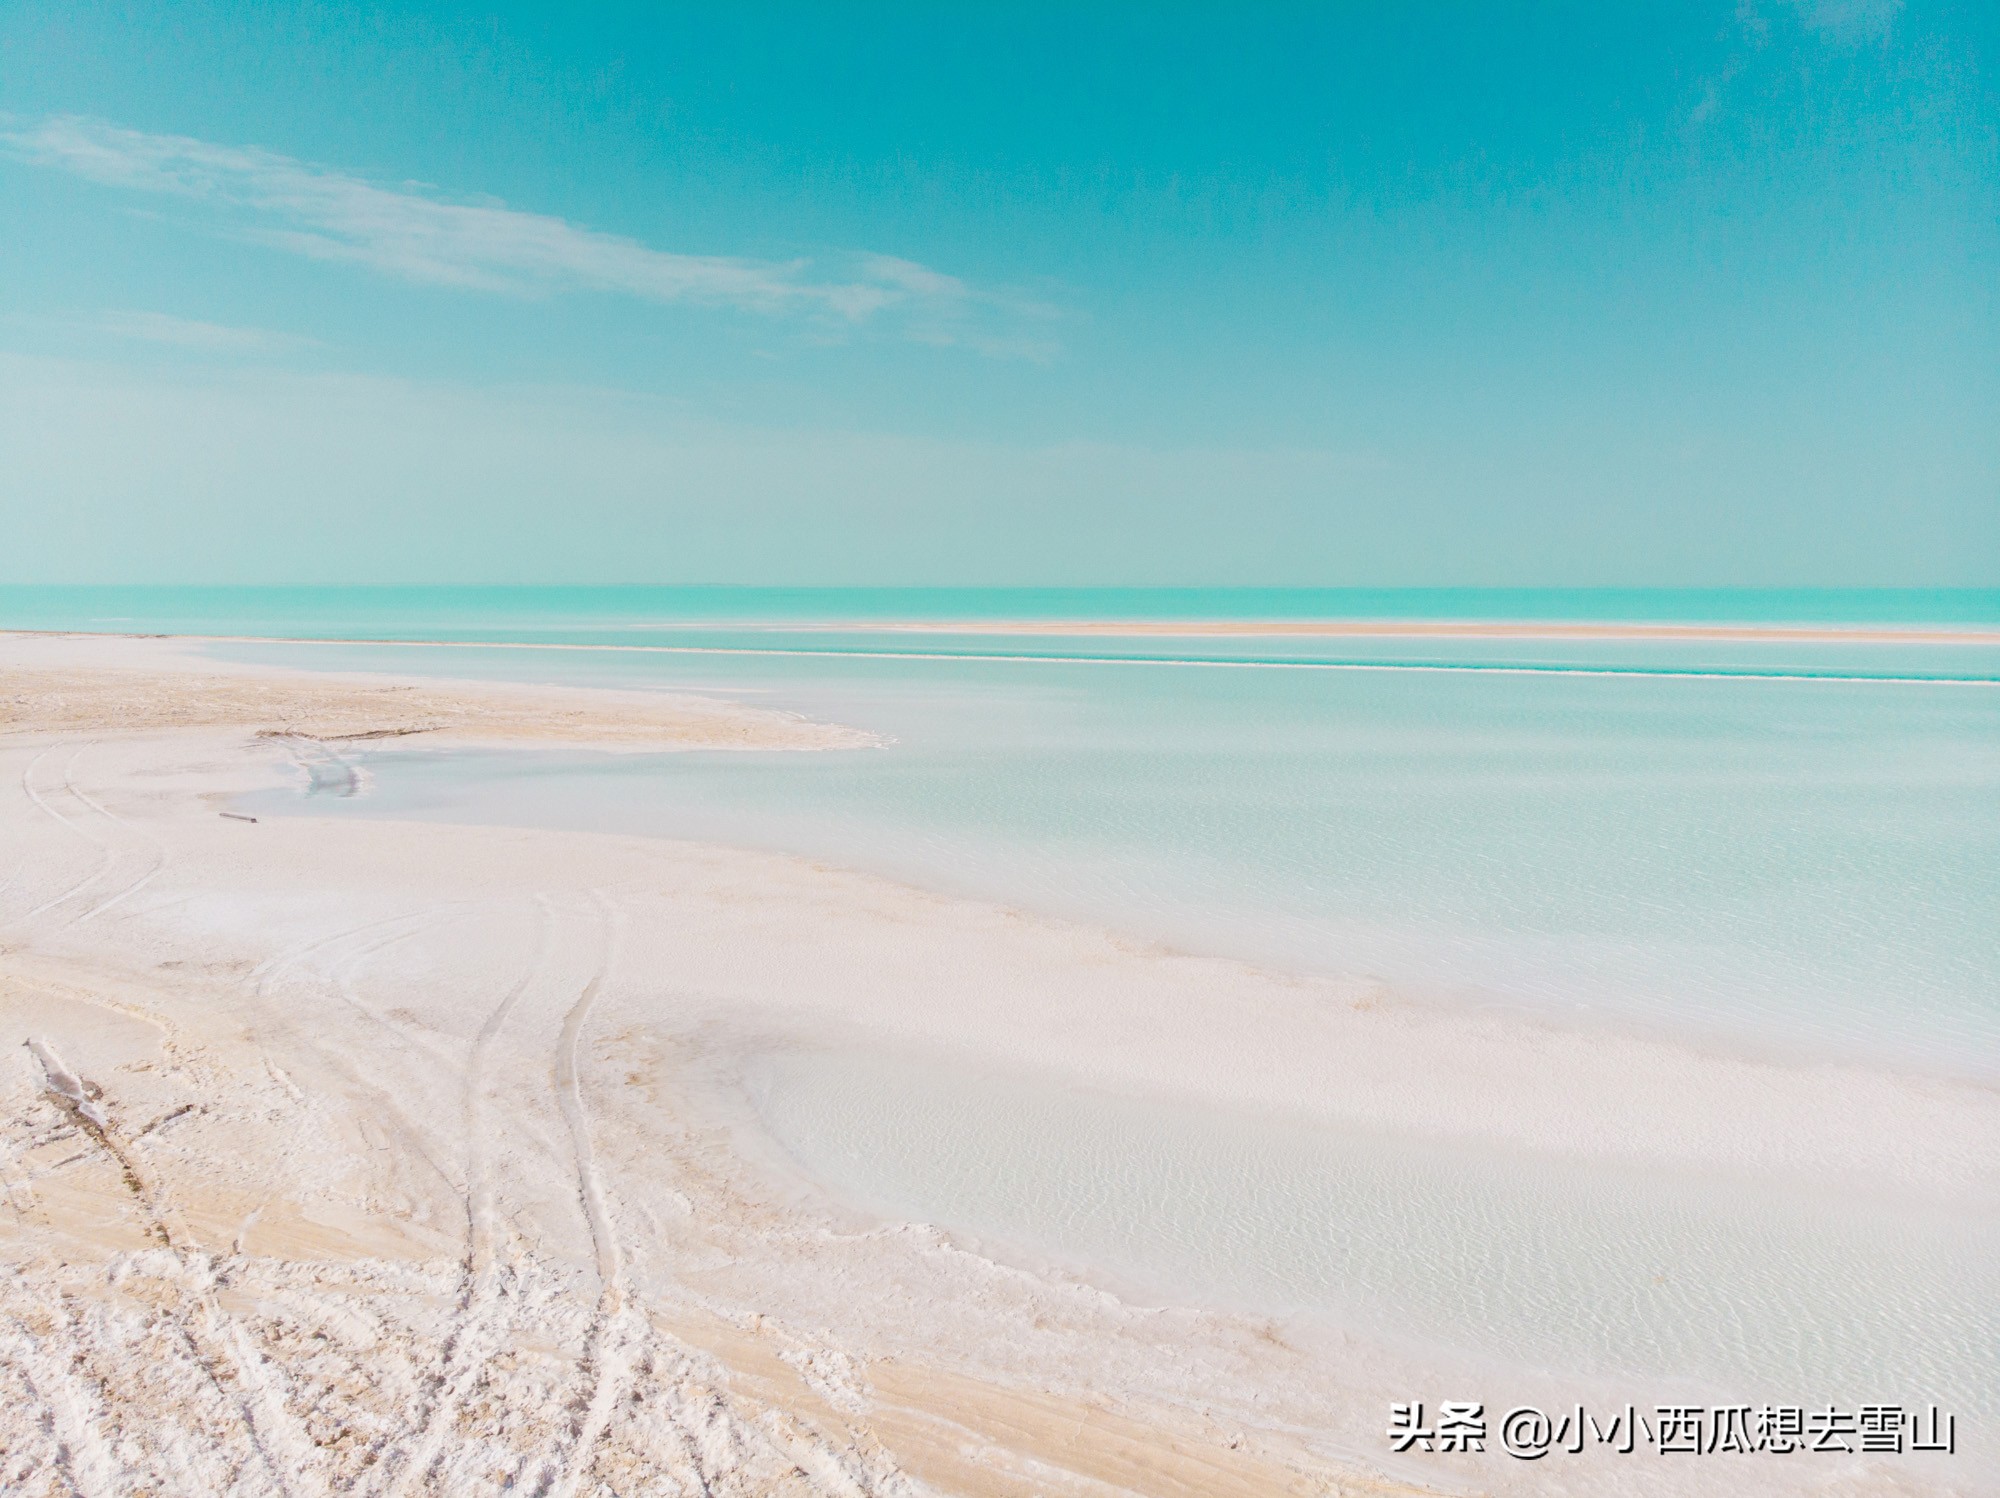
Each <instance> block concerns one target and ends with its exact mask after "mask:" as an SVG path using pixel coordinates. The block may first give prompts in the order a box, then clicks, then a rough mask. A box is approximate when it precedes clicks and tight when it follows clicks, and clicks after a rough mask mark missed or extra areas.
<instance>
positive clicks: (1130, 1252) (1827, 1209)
mask: <svg viewBox="0 0 2000 1498" xmlns="http://www.w3.org/2000/svg"><path fill="white" fill-rule="evenodd" d="M748 1081H749V1086H750V1091H751V1096H752V1099H753V1102H754V1105H755V1107H756V1108H757V1111H758V1114H759V1116H760V1117H761V1119H762V1120H763V1122H764V1124H765V1125H766V1127H768V1128H769V1129H770V1131H771V1132H772V1134H773V1135H774V1136H775V1137H776V1139H777V1140H778V1141H779V1142H780V1143H781V1144H782V1145H783V1147H784V1148H785V1149H786V1151H787V1152H789V1154H790V1155H791V1156H792V1157H793V1158H794V1159H795V1160H796V1161H797V1162H798V1163H799V1164H800V1165H801V1166H802V1167H803V1168H804V1170H805V1171H806V1172H807V1173H808V1174H809V1175H810V1176H812V1177H813V1178H814V1179H816V1180H818V1181H820V1182H822V1183H824V1184H825V1185H826V1186H828V1187H829V1188H830V1189H831V1190H832V1191H834V1192H835V1193H836V1194H837V1195H839V1196H841V1197H843V1198H845V1199H847V1200H848V1201H850V1202H852V1203H853V1204H855V1205H858V1206H861V1207H864V1208H866V1209H869V1210H871V1211H874V1212H877V1213H880V1214H881V1215H884V1216H887V1217H891V1218H897V1217H902V1218H911V1219H915V1220H919V1221H933V1222H939V1223H943V1224H946V1225H949V1226H951V1227H953V1228H954V1229H957V1230H959V1231H961V1232H968V1233H972V1234H976V1235H985V1236H987V1237H989V1238H992V1239H996V1240H998V1241H999V1242H1000V1243H1002V1244H1005V1245H1024V1244H1025V1245H1030V1246H1032V1247H1033V1248H1034V1249H1036V1250H1038V1251H1040V1252H1042V1253H1045V1254H1048V1255H1052V1256H1055V1257H1057V1258H1059V1259H1067V1260H1069V1261H1071V1262H1073V1263H1076V1264H1080V1265H1086V1266H1090V1267H1092V1268H1094V1269H1097V1270H1100V1271H1108V1272H1110V1273H1112V1274H1114V1275H1117V1276H1120V1277H1121V1278H1123V1279H1124V1280H1125V1281H1127V1282H1130V1283H1133V1284H1135V1285H1137V1286H1138V1287H1139V1288H1140V1289H1141V1290H1142V1291H1147V1292H1154V1293H1160V1294H1164V1295H1166V1296H1168V1297H1170V1298H1174V1297H1178V1298H1194V1299H1197V1300H1200V1301H1203V1302H1205V1303H1222V1304H1236V1305H1240V1306H1247V1307H1253V1308H1255V1309H1257V1310H1260V1311H1265V1312H1269V1311H1280V1312H1294V1313H1297V1312H1304V1313H1308V1314H1318V1315H1325V1316H1331V1317H1332V1318H1334V1319H1335V1320H1337V1321H1338V1322H1339V1323H1340V1324H1342V1325H1344V1326H1351V1327H1360V1328H1365V1329H1368V1330H1370V1331H1373V1332H1375V1333H1377V1334H1379V1335H1382V1336H1385V1337H1388V1338H1392V1339H1395V1340H1398V1341H1409V1340H1415V1341H1431V1342H1441V1343H1448V1344H1450V1345H1452V1346H1455V1347H1459V1348H1469V1349H1471V1350H1474V1351H1476V1352H1480V1353H1485V1354H1491V1355H1495V1356H1498V1357H1501V1358H1504V1359H1505V1360H1507V1361H1508V1362H1511V1363H1517V1364H1519V1363H1526V1364H1531V1365H1535V1366H1538V1367H1541V1368H1545V1369H1552V1370H1560V1371H1563V1372H1568V1373H1573V1374H1581V1375H1585V1376H1590V1377H1594V1378H1600V1379H1609V1380H1614V1381H1616V1380H1633V1381H1643V1384H1644V1389H1645V1392H1646V1394H1647V1396H1648V1397H1651V1396H1652V1395H1654V1394H1658V1393H1661V1392H1662V1390H1661V1386H1660V1383H1659V1380H1660V1379H1661V1378H1662V1377H1667V1376H1670V1377H1673V1378H1677V1379H1686V1380H1690V1381H1695V1382H1698V1383H1701V1384H1704V1385H1706V1386H1707V1387H1708V1388H1710V1389H1712V1390H1714V1391H1715V1392H1717V1393H1718V1394H1720V1395H1721V1396H1723V1397H1726V1398H1729V1399H1733V1400H1736V1401H1750V1402H1757V1403H1761V1402H1765V1401H1770V1402H1776V1403H1780V1404H1784V1403H1790V1404H1799V1403H1801V1402H1808V1401H1812V1400H1818V1401H1821V1402H1822V1403H1823V1402H1824V1401H1826V1400H1829V1399H1832V1400H1837V1401H1846V1402H1848V1403H1852V1404H1858V1403H1863V1402H1867V1403H1879V1402H1885V1401H1893V1400H1895V1399H1901V1400H1902V1401H1903V1402H1904V1403H1905V1404H1911V1403H1916V1402H1929V1401H1935V1402H1937V1403H1939V1404H1940V1405H1941V1406H1944V1407H1947V1408H1950V1409H1953V1410H1955V1411H1957V1412H1958V1413H1960V1414H1961V1415H1962V1416H1970V1415H1975V1414H1987V1413H1992V1412H1993V1411H1994V1410H1995V1409H1996V1408H2000V1222H1996V1221H1994V1220H1993V1219H1992V1218H1991V1217H1990V1216H1973V1215H1959V1214H1953V1213H1948V1212H1942V1211H1939V1210H1937V1209H1935V1208H1930V1209H1918V1208H1915V1207H1912V1206H1910V1205H1908V1204H1904V1203H1895V1202H1887V1201H1861V1200H1855V1199H1852V1198H1846V1197H1836V1196H1834V1195H1832V1194H1830V1193H1826V1192H1818V1191H1815V1190H1814V1189H1813V1188H1812V1183H1810V1182H1801V1183H1798V1185H1797V1186H1796V1188H1793V1189H1782V1188H1781V1189H1773V1187H1772V1186H1771V1185H1770V1184H1769V1183H1768V1182H1766V1183H1759V1184H1758V1185H1757V1186H1755V1187H1752V1186H1750V1185H1749V1184H1747V1183H1745V1182H1741V1181H1732V1180H1729V1179H1727V1178H1725V1177H1721V1176H1699V1175H1694V1174H1674V1173H1668V1172H1658V1171H1654V1172H1644V1173H1642V1172H1638V1171H1631V1170H1622V1169H1615V1168H1607V1167H1603V1166H1585V1165H1581V1164H1575V1163H1563V1162H1552V1161H1549V1160H1546V1159H1536V1160H1530V1159H1527V1158H1525V1157H1511V1156H1508V1155H1505V1154H1502V1153H1499V1152H1496V1151H1490V1150H1484V1149H1469V1148H1453V1147H1446V1146H1442V1145H1427V1144H1419V1143H1416V1142H1413V1141H1409V1140H1401V1139H1394V1138H1388V1137H1382V1136H1376V1135H1368V1134H1362V1133H1358V1132H1350V1131H1342V1130H1335V1129H1326V1128H1309V1127H1306V1126H1304V1125H1299V1124H1293V1123H1288V1122H1285V1121H1282V1120H1278V1119H1268V1118H1266V1119H1260V1118H1256V1117H1251V1116H1245V1115H1235V1114H1225V1113H1220V1112H1207V1111H1197V1110H1192V1109H1189V1108H1187V1107H1185V1106H1170V1105H1167V1104H1163V1103H1150V1102H1145V1101H1140V1100H1134V1099H1126V1098H1113V1097H1108V1096H1102V1095H1098V1094H1094V1093H1089V1092H1083V1091H1077V1090H1072V1089H1067V1088H1057V1087H1054V1086H1051V1085H1048V1084H1045V1083H1036V1082H1034V1081H1031V1080H1026V1079H1011V1078H998V1077H991V1076H985V1075H981V1074H978V1073H975V1072H972V1071H970V1070H967V1069H965V1068H963V1067H959V1066H952V1065H940V1064H939V1063H937V1062H935V1061H918V1060H915V1059H912V1058H896V1057H884V1056H880V1055H875V1054H867V1055H863V1054H858V1053H853V1052H822V1051H788V1052H782V1053H777V1054H772V1055H766V1056H763V1057H760V1058H759V1059H758V1060H757V1061H756V1062H755V1063H754V1064H753V1066H752V1067H751V1069H750V1071H749V1075H748Z"/></svg>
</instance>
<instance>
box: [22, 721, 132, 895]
mask: <svg viewBox="0 0 2000 1498" xmlns="http://www.w3.org/2000/svg"><path fill="white" fill-rule="evenodd" d="M66 743H67V741H66V740H62V741H58V742H57V743H54V744H51V745H49V747H48V748H46V749H44V750H42V752H41V753H39V754H37V755H36V756H35V757H34V758H33V759H31V760H29V761H28V763H27V764H26V765H24V766H23V767H22V769H21V792H22V794H23V795H25V796H26V797H27V798H28V801H29V802H30V803H31V804H32V805H33V806H34V807H35V808H36V809H37V810H38V811H40V812H42V813H43V815H45V816H47V817H50V818H52V819H53V820H54V821H56V822H57V823H59V824H61V825H62V826H63V827H65V828H67V829H68V830H69V831H70V832H72V833H74V834H75V835H76V836H77V837H79V838H81V839H82V840H83V841H84V842H86V843H89V844H90V845H91V846H92V847H94V848H96V849H97V853H98V858H97V866H96V867H95V868H93V869H92V870H91V871H90V872H89V873H88V874H86V875H84V877H83V878H81V879H79V880H77V881H75V882H74V883H73V884H71V885H69V886H68V887H67V888H66V889H64V890H63V891H61V893H59V894H55V895H51V896H49V897H48V898H47V899H45V900H43V901H42V902H41V904H39V905H37V906H35V907H34V908H33V909H32V910H28V911H25V912H23V913H22V914H20V915H17V916H15V917H14V918H13V919H12V920H11V921H9V922H8V923H7V924H8V926H9V927H10V928H11V927H16V926H25V925H26V924H27V923H28V922H30V921H32V920H34V919H35V918H36V917H37V916H40V915H44V914H46V913H47V912H49V911H51V910H54V909H56V908H57V907H58V906H62V905H66V904H68V903H69V902H70V901H71V900H73V899H75V898H76V897H77V896H78V895H80V894H82V893H83V892H84V891H85V890H87V889H89V888H90V887H91V886H92V885H94V884H96V883H97V882H98V881H99V880H100V879H102V878H103V877H104V876H105V875H106V874H107V873H109V872H110V870H111V865H112V863H113V861H114V857H115V855H114V854H113V853H112V851H111V846H110V844H108V843H107V842H105V840H104V839H103V838H100V837H94V836H92V835H91V834H90V833H89V832H87V831H85V830H84V829H83V828H82V827H80V826H79V825H77V823H76V822H75V821H73V820H72V819H71V818H69V817H66V816H64V815H63V814H62V813H61V812H59V811H57V810H56V809H55V807H54V806H52V805H51V804H50V803H49V800H48V798H47V797H46V796H44V795H43V794H42V792H41V791H40V790H39V789H37V788H36V785H35V770H36V769H37V767H39V766H40V764H41V763H42V761H43V760H45V759H47V758H48V757H49V756H50V755H51V754H54V753H55V752H56V751H57V750H58V749H61V748H63V747H65V745H66ZM88 747H89V746H88V745H87V744H86V745H81V746H79V747H77V748H76V749H74V750H72V751H71V752H70V757H69V766H74V765H75V763H76V761H77V758H78V756H80V755H81V754H82V753H83V751H84V749H86V748H88ZM63 779H64V781H65V783H67V782H68V780H69V768H68V767H67V766H66V767H65V769H64V771H63Z"/></svg>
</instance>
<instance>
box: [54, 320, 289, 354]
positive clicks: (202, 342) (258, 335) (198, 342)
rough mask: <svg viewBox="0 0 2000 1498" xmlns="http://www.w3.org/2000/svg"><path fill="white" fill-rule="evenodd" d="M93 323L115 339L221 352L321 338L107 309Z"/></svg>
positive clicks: (255, 349) (280, 346)
mask: <svg viewBox="0 0 2000 1498" xmlns="http://www.w3.org/2000/svg"><path fill="white" fill-rule="evenodd" d="M92 326H94V327H95V328H96V329H97V330H98V331H99V332H103V333H109V334H111V335H112V336H113V337H114V338H136V339H139V340H141V341H142V342H146V343H170V344H174V345H176V346H178V347H180V348H192V349H210V350H214V351H216V352H218V353H245V354H249V353H273V352H276V351H278V350H282V349H291V348H300V347H304V346H309V345H311V344H313V343H315V342H316V341H317V340H315V339H311V338H301V337H298V336H297V335H295V334H291V333H275V332H272V331H271V330H270V329H268V328H237V327H230V326H228V325H226V324H223V323H214V322H200V321H197V320H196V319H194V318H190V317H174V316H172V315H170V314H168V313H165V312H105V313H101V314H99V316H98V317H97V319H96V320H95V322H94V323H93V324H92Z"/></svg>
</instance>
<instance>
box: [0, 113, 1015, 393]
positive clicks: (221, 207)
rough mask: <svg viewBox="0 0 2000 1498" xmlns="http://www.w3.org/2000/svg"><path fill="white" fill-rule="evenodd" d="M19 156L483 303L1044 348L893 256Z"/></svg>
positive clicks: (56, 141)
mask: <svg viewBox="0 0 2000 1498" xmlns="http://www.w3.org/2000/svg"><path fill="white" fill-rule="evenodd" d="M0 147H4V148H5V149H7V150H8V151H9V152H10V153H11V154H13V155H14V156H16V157H18V158H19V159H21V160H24V161H28V162H32V163H34V164H36V165H40V166H45V167H51V168H54V169H56V170H59V171H65V172H69V173H72V174H74V175H76V176H79V177H85V178H88V179H89V180H91V181H94V182H101V183H104V184H106V185H108V186H112V187H120V188H124V189H127V190H128V191H134V192H145V193H155V194H162V195H168V196H172V197H176V198H180V199H183V200H186V201H188V202H190V203H197V204H200V205H201V206H202V207H204V208H205V209H207V210H208V211H209V212H210V213H212V214H213V215H215V217H216V219H217V220H218V222H217V224H216V227H217V228H219V229H220V230H222V232H225V233H228V234H231V235H233V236H235V237H237V238H241V239H247V240H251V241H254V242H256V243H260V244H266V245H270V246H272V247H274V248H277V249H281V250H287V251H290V252H292V253H294V254H300V255H306V256H310V257H312V258H314V259H320V260H337V261H346V262H350V263H353V264H357V265H364V266H367V267H368V268H370V269H372V270H375V271H377V272H380V273H382V274H384V275H390V276H395V277H398V278H400V279H403V280H409V281H421V282H429V283H433V284H436V285H443V286H454V287H461V288H465V289H469V290H475V291H487V292H503V293H514V294H535V293H546V292H552V291H579V290H580V291H597V292H606V293H612V294H616V295H623V296H631V297H637V298H640V299H642V300H645V301H651V302H662V303H675V302H688V303H700V304H709V305H719V306H728V307H735V308H739V309H742V310H746V311H751V312H757V313H764V314H783V313H790V314H795V315H802V316H806V317H810V318H813V319H816V320H818V321H820V322H822V323H826V324H831V325H834V326H837V327H846V328H851V327H857V326H860V325H863V324H869V323H877V324H882V323H887V324H892V325H893V326H895V327H896V328H898V329H899V330H900V331H903V332H904V333H906V334H907V336H910V337H912V338H914V339H916V340H917V341H920V342H926V343H941V344H962V345H965V346H968V347H973V348H977V349H980V350H982V351H984V352H988V353H1001V354H1007V353H1012V354H1022V353H1027V354H1031V355H1032V354H1035V353H1037V352H1046V351H1047V350H1048V349H1049V347H1050V345H1048V344H1047V342H1046V340H1041V341H1037V340H1034V339H1030V338H1023V337H1022V336H1021V335H1020V334H1019V333H1018V331H1016V330H1015V328H1014V326H1013V325H1014V324H1017V323H1020V322H1021V321H1023V320H1030V321H1042V320H1046V319H1047V318H1049V317H1050V316H1052V315H1053V314H1052V311H1051V309H1049V308H1048V307H1046V306H1043V305H1040V304H1037V303H1034V302H1031V301H1027V300H1023V299H1019V298H1014V297H1010V296H1007V295H1004V294H995V293H990V292H983V291H978V290H975V289H973V288H972V287H970V286H968V285H967V284H966V283H965V282H964V281H962V280H960V279H958V278H957V277H955V276H950V275H946V274H944V273H943V272H940V271H936V270H932V269H931V268H930V267H928V266H924V265H919V264H917V263H915V262H913V261H909V260H903V259H898V258H896V257H894V256H889V255H877V254H856V255H847V256H842V257H838V259H839V267H838V270H837V271H836V272H835V273H833V274H827V273H825V272H824V271H822V269H821V268H820V267H819V266H818V265H817V264H816V263H815V262H814V261H812V260H809V259H805V258H800V259H793V260H757V259H748V258H741V257H733V256H723V255H687V254H680V253H676V252H674V251H670V250H658V249H654V248H652V247H651V246H648V245H645V244H641V243H640V242H639V241H637V240H635V239H629V238H626V237H623V236H621V235H615V234H603V233H599V232H597V231H595V230H592V229H585V228H580V227H578V226H577V225H575V224H571V223H569V222H567V221H565V220H563V219H560V218H555V217H552V216H550V215H547V214H540V213H526V212H522V211H521V210H519V209H514V208H509V207H506V206H505V205H503V204H500V203H465V202H452V201H448V200H447V199H445V198H444V197H442V196H441V195H439V194H438V193H436V192H435V191H434V190H432V189H430V188H428V187H426V186H424V185H422V184H417V183H405V184H401V185H398V186H394V187H389V186H383V185H380V184H378V183H374V182H370V181H367V180H365V179H363V178H361V177H357V176H353V175H350V174H348V173H345V172H340V171H335V170H332V169H330V168H327V167H321V166H315V165H312V164H311V163H308V162H303V161H298V160H295V159H294V158H292V157H289V156H282V155H279V154H277V153H276V152H272V151H264V150H259V149H257V148H255V147H248V146H221V145H215V144H212V143H210V142H207V141H201V140H195V139H193V138H191V137H188V136H181V135H154V134H148V133H146V132H144V131H138V130H126V129H122V128H120V127H118V126H115V125H110V124H106V123H104V122H103V121H100V120H91V119H85V118H80V117H77V116H60V117H57V118H53V119H49V120H44V121H43V122H41V123H40V124H38V125H34V126H32V127H29V128H25V129H20V130H11V131H0Z"/></svg>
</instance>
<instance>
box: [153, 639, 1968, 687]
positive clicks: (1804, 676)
mask: <svg viewBox="0 0 2000 1498" xmlns="http://www.w3.org/2000/svg"><path fill="white" fill-rule="evenodd" d="M179 638H181V639H186V640H193V641H198V642H201V643H204V644H218V645H346V646H355V645H377V646H384V647H389V646H394V647H398V648H407V647H415V646H421V647H423V648H426V649H432V650H583V651H599V652H604V653H625V654H643V655H756V656H785V657H798V658H803V659H808V660H814V659H826V660H864V661H998V662H1009V663H1015V664H1023V665H1031V666H1227V667H1234V668H1236V669H1239V670H1241V669H1246V668H1249V669H1263V670H1267V671H1430V672H1480V673H1484V674H1487V675H1491V676H1598V677H1610V678H1621V677H1643V678H1646V679H1648V680H1666V681H1829V682H1861V683H1868V684H1871V685H1876V686H1910V687H2000V677H1993V676H1876V675H1871V674H1866V673H1860V672H1856V673H1843V672H1831V671H1695V670H1673V669H1668V668H1659V669H1656V668H1653V667H1649V666H1631V667H1626V666H1504V665H1492V666H1488V665H1481V664H1476V663H1473V662H1462V663H1449V662H1442V661H1272V660H1230V659H1228V658H1226V657H1222V656H1198V655H1188V656H1173V655H1029V654H1014V653H1004V652H1000V651H969V650H968V651H952V650H786V649H781V648H779V647H776V646H752V645H580V644H575V643H570V642H545V641H531V640H327V639H286V638H283V637H282V636H276V635H183V636H180V637H179Z"/></svg>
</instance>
